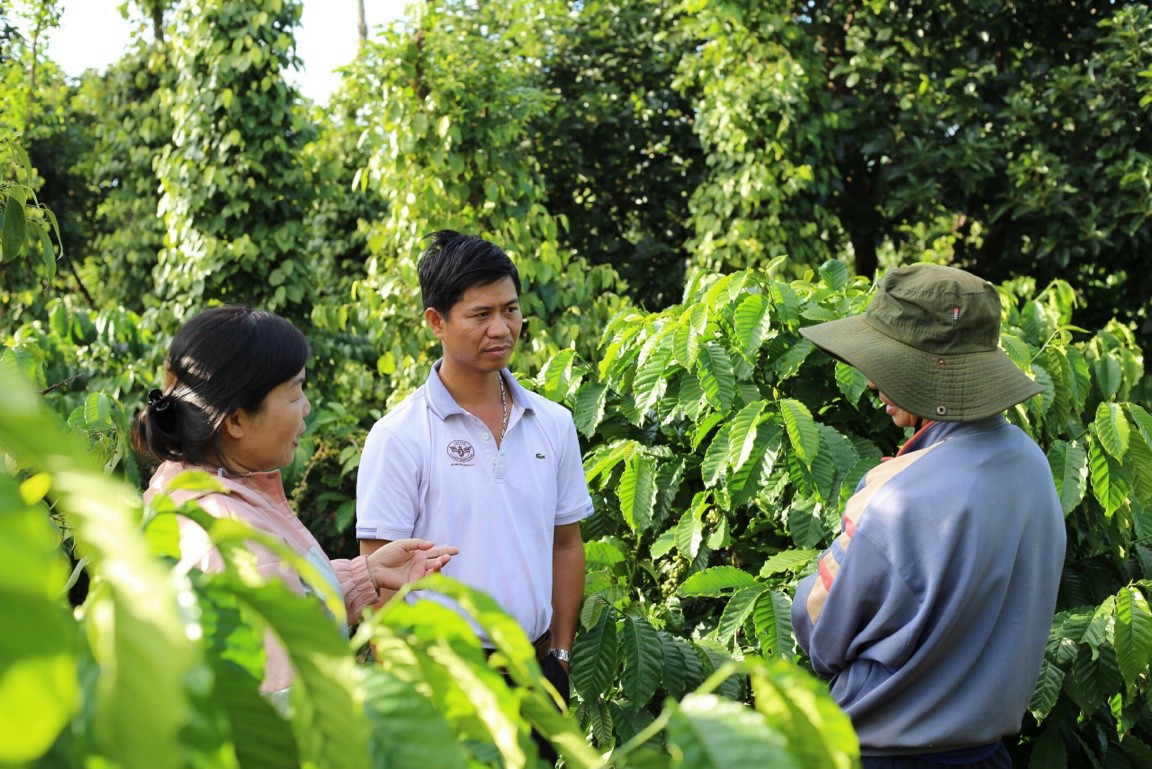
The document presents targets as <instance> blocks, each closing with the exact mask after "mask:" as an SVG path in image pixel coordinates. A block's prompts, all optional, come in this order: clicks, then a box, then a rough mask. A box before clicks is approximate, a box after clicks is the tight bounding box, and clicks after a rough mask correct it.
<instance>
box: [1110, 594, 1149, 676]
mask: <svg viewBox="0 0 1152 769" xmlns="http://www.w3.org/2000/svg"><path fill="white" fill-rule="evenodd" d="M1115 639H1116V640H1115V645H1116V662H1117V664H1118V665H1119V667H1120V674H1121V675H1122V676H1123V677H1124V681H1125V682H1126V683H1127V684H1128V685H1129V686H1135V685H1136V684H1137V680H1138V679H1139V678H1140V677H1141V676H1144V675H1146V674H1147V672H1148V663H1149V662H1152V611H1150V610H1149V608H1148V601H1147V600H1146V599H1145V598H1144V595H1143V593H1141V592H1140V591H1139V590H1137V589H1136V588H1135V587H1132V586H1130V585H1129V586H1126V587H1123V588H1121V589H1120V592H1118V593H1117V594H1116V628H1115Z"/></svg>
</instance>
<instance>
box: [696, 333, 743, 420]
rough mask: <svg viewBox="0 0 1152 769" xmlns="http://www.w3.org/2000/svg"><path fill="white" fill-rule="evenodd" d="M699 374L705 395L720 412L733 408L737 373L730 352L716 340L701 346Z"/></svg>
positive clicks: (697, 370) (698, 362)
mask: <svg viewBox="0 0 1152 769" xmlns="http://www.w3.org/2000/svg"><path fill="white" fill-rule="evenodd" d="M696 373H697V376H698V377H699V380H700V387H701V389H702V390H703V391H704V397H706V398H707V399H708V402H709V403H710V404H711V405H712V408H714V409H716V410H717V411H719V412H726V411H728V410H729V409H730V408H732V401H733V399H734V398H735V396H736V374H735V371H734V370H733V367H732V358H731V357H729V355H728V352H727V351H726V350H725V349H724V348H723V347H722V346H720V345H719V344H717V343H715V342H707V343H705V344H704V345H702V346H701V348H700V357H699V359H698V361H697V368H696Z"/></svg>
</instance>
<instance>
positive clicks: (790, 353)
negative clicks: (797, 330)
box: [771, 339, 816, 379]
mask: <svg viewBox="0 0 1152 769" xmlns="http://www.w3.org/2000/svg"><path fill="white" fill-rule="evenodd" d="M815 349H816V345H814V344H812V343H811V342H810V341H808V340H807V339H799V340H797V341H796V342H794V343H793V344H790V345H788V347H787V348H786V349H785V350H784V352H783V354H781V355H778V356H776V357H775V358H774V359H772V362H771V369H772V371H773V372H774V373H775V374H776V376H777V377H779V378H780V379H791V378H792V377H793V376H795V375H796V374H797V373H799V372H800V370H801V369H802V368H803V365H804V361H806V360H808V356H809V355H811V354H812V351H813V350H815Z"/></svg>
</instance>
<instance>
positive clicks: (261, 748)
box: [162, 515, 300, 767]
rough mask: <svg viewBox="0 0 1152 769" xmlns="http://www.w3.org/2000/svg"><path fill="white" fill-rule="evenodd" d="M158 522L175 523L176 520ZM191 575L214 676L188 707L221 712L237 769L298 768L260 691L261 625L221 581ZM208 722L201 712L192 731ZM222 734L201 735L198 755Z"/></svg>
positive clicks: (287, 730) (288, 732)
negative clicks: (255, 768)
mask: <svg viewBox="0 0 1152 769" xmlns="http://www.w3.org/2000/svg"><path fill="white" fill-rule="evenodd" d="M162 518H166V519H170V520H174V519H175V516H172V515H167V516H162ZM191 576H192V578H193V584H195V596H196V598H195V600H196V603H197V606H198V607H199V609H200V616H199V625H200V627H201V628H202V630H203V634H204V635H203V638H204V639H205V646H206V650H205V654H206V656H207V657H208V663H209V665H210V667H211V669H212V673H213V675H214V681H213V686H212V688H211V690H210V691H208V692H205V693H204V694H203V695H201V698H200V699H202V700H205V701H204V702H196V701H193V707H194V708H195V709H196V710H201V711H205V710H207V711H211V710H214V709H216V708H218V709H219V710H220V711H221V712H222V713H223V715H224V717H225V718H226V720H227V727H228V728H227V731H228V732H229V734H230V737H231V740H232V742H233V743H234V744H235V751H236V755H235V759H236V760H237V761H238V762H239V765H240V766H242V767H248V766H259V765H261V762H263V763H264V764H265V765H268V766H297V765H299V763H300V755H299V751H298V750H297V746H296V739H295V737H294V736H293V734H292V729H291V726H290V724H289V723H288V722H286V721H284V720H283V719H282V718H281V716H280V715H279V714H278V713H277V712H276V710H275V709H274V708H273V706H272V705H271V704H270V703H269V701H268V700H267V699H265V697H263V696H262V695H261V694H260V691H259V689H260V681H261V679H262V678H263V677H264V658H265V654H264V624H263V623H262V622H259V621H252V617H250V616H249V615H247V614H246V613H245V612H244V611H243V610H242V607H241V606H240V604H239V603H238V602H237V600H236V598H235V596H233V595H232V594H231V592H230V591H229V590H228V589H227V584H226V582H227V581H226V580H225V579H222V578H220V577H219V576H218V575H215V574H193V575H191ZM211 720H212V719H211V717H210V715H208V714H201V716H200V717H199V718H197V719H192V720H191V724H190V726H191V727H192V729H191V731H193V732H195V731H205V724H206V723H210V722H211ZM221 736H222V735H218V734H212V733H211V732H209V733H206V734H204V735H203V737H202V740H203V741H204V743H205V744H204V745H203V746H202V748H201V749H202V751H203V752H204V753H206V754H210V753H211V751H212V748H213V743H212V742H211V741H210V740H211V739H212V738H213V737H215V738H216V740H217V742H218V741H219V740H220V739H221ZM186 739H187V738H186Z"/></svg>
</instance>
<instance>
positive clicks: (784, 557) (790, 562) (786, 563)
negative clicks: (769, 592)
mask: <svg viewBox="0 0 1152 769" xmlns="http://www.w3.org/2000/svg"><path fill="white" fill-rule="evenodd" d="M819 555H820V551H819V550H782V551H780V552H779V553H776V554H775V555H773V556H771V557H769V558H768V560H766V561H764V565H763V566H761V567H760V577H761V578H764V577H770V576H772V575H773V574H780V573H782V572H786V571H791V572H796V571H798V570H800V569H803V568H804V567H806V566H808V565H809V564H811V563H812V562H813V561H815V560H816V557H817V556H819Z"/></svg>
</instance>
